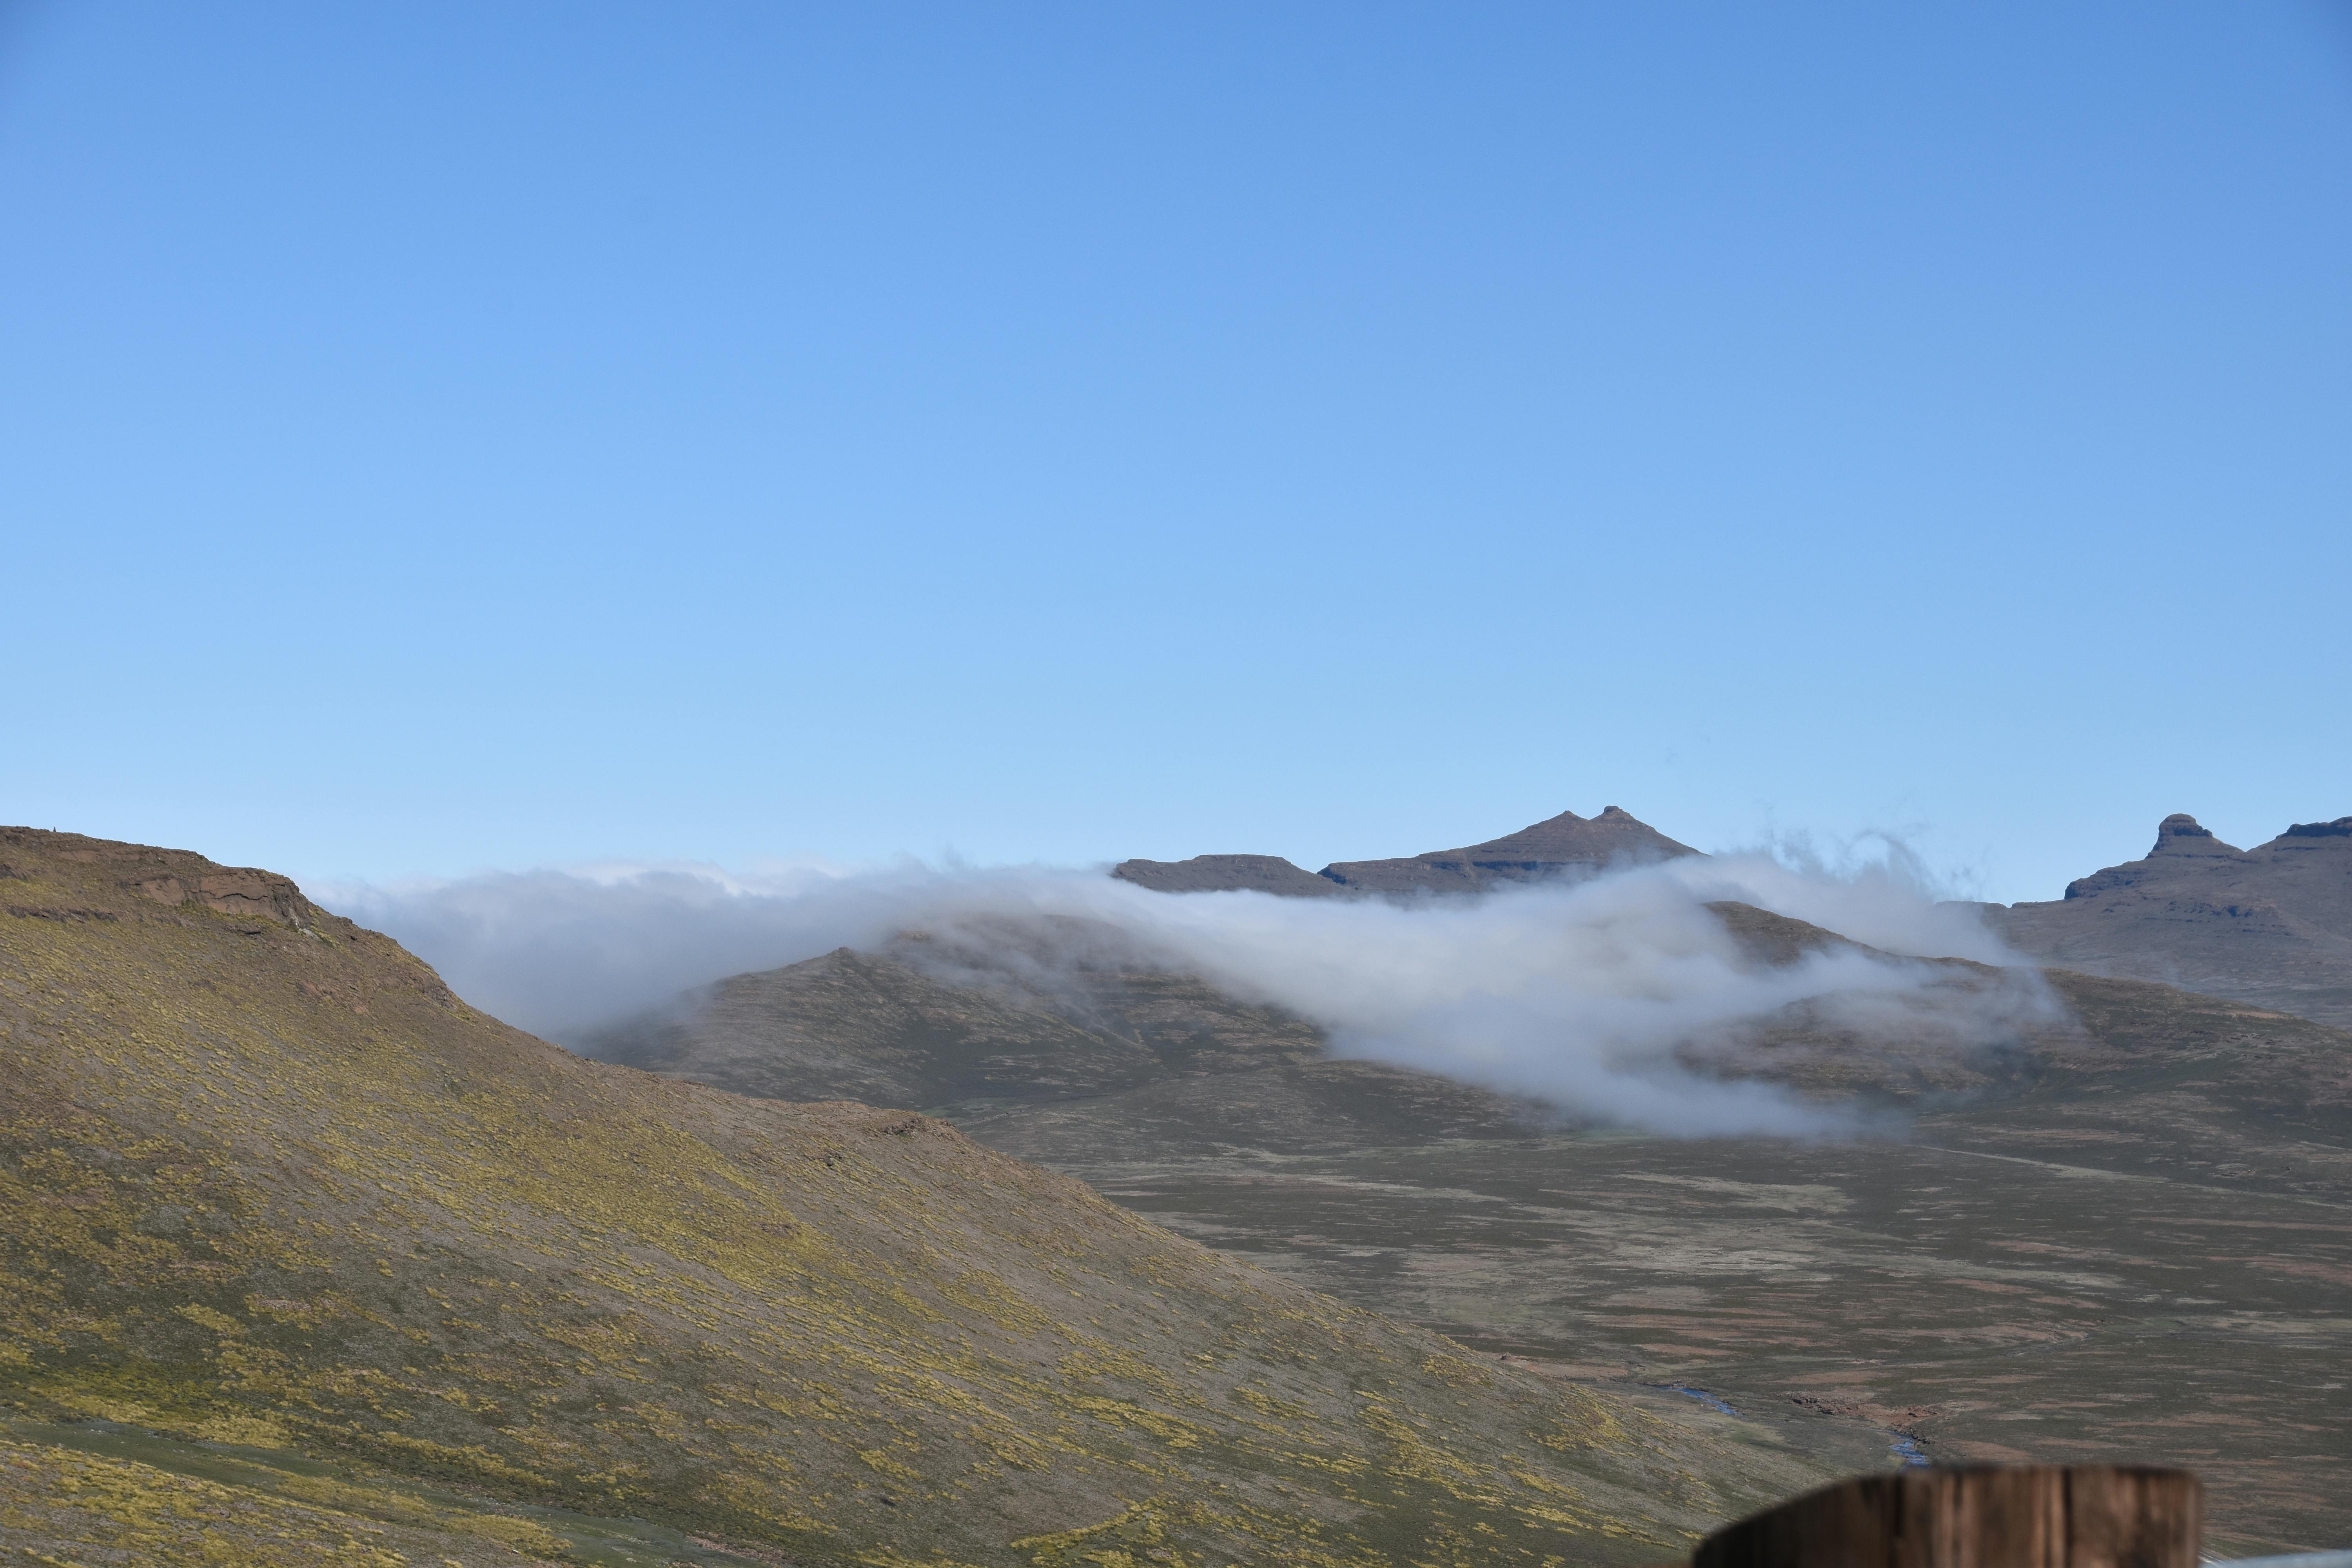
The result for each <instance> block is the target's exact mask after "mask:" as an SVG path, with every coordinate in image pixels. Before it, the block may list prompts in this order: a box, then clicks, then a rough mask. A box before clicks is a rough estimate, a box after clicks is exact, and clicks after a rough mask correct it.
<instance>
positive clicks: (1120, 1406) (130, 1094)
mask: <svg viewBox="0 0 2352 1568" xmlns="http://www.w3.org/2000/svg"><path fill="white" fill-rule="evenodd" d="M0 894H5V897H0V910H5V913H0V1331H5V1333H4V1334H0V1413H5V1432H0V1439H5V1442H0V1447H5V1450H6V1453H7V1455H8V1456H9V1458H10V1463H9V1464H8V1465H7V1466H5V1468H0V1543H5V1544H8V1545H11V1546H17V1547H21V1548H23V1549H24V1550H26V1551H27V1552H36V1553H38V1552H49V1553H50V1554H51V1555H52V1556H53V1555H54V1554H55V1552H58V1551H60V1550H68V1546H67V1544H66V1543H68V1542H83V1543H84V1544H82V1545H79V1546H72V1547H70V1548H69V1550H71V1551H72V1552H76V1553H79V1554H80V1555H82V1556H87V1555H88V1554H89V1552H92V1551H97V1552H101V1553H103V1552H115V1553H117V1554H118V1556H127V1557H128V1558H129V1559H130V1560H141V1561H155V1560H163V1559H169V1560H173V1561H220V1562H235V1563H257V1564H270V1563H295V1562H301V1563H310V1562H317V1561H320V1560H327V1561H338V1562H345V1561H347V1562H351V1563H370V1564H392V1563H402V1562H415V1563H432V1562H435V1561H440V1562H444V1563H460V1564H465V1565H470V1564H474V1563H491V1562H499V1561H504V1562H512V1561H514V1560H515V1558H516V1554H517V1553H518V1552H520V1554H521V1555H523V1556H525V1557H528V1558H530V1559H531V1560H534V1561H559V1560H561V1561H574V1560H582V1558H583V1553H586V1552H590V1551H592V1550H595V1551H604V1552H606V1553H607V1554H606V1555H605V1556H604V1557H603V1558H601V1559H599V1560H601V1561H606V1562H616V1561H644V1562H674V1561H690V1562H702V1563H741V1562H766V1563H777V1562H784V1561H791V1562H794V1563H823V1562H847V1561H851V1560H855V1561H856V1562H859V1563H868V1564H884V1565H889V1564H911V1563H936V1562H943V1561H950V1560H952V1561H955V1562H959V1563H971V1564H1004V1565H1007V1568H1010V1565H1012V1564H1015V1563H1020V1564H1029V1565H1035V1568H1052V1565H1055V1564H1062V1563H1073V1564H1074V1563H1077V1562H1078V1561H1079V1560H1081V1559H1085V1560H1087V1561H1094V1562H1110V1561H1119V1562H1127V1561H1133V1560H1134V1558H1135V1557H1137V1556H1148V1557H1149V1558H1150V1560H1151V1561H1152V1562H1154V1563H1168V1564H1172V1565H1174V1568H1205V1565H1207V1564H1210V1563H1228V1562H1234V1561H1259V1560H1265V1559H1270V1558H1276V1557H1280V1558H1284V1559H1286V1560H1290V1561H1296V1562H1298V1563H1313V1564H1325V1565H1332V1568H1337V1565H1340V1564H1363V1565H1366V1568H1370V1564H1373V1563H1389V1562H1393V1561H1397V1560H1402V1559H1412V1560H1415V1561H1444V1562H1445V1563H1496V1564H1506V1563H1526V1564H1529V1565H1531V1568H1533V1565H1536V1564H1539V1563H1546V1562H1553V1561H1559V1560H1562V1559H1565V1560H1569V1561H1576V1562H1625V1563H1639V1562H1645V1561H1653V1560H1655V1559H1657V1558H1659V1557H1661V1556H1662V1555H1671V1554H1673V1553H1675V1552H1679V1551H1681V1550H1683V1548H1684V1546H1685V1544H1686V1543H1687V1542H1689V1540H1690V1539H1691V1538H1692V1537H1693V1535H1694V1534H1695V1533H1696V1532H1698V1531H1702V1530H1704V1529H1706V1528H1708V1527H1709V1526H1711V1525H1712V1524H1714V1523H1715V1522H1717V1521H1721V1520H1723V1519H1726V1518H1728V1517H1732V1516H1735V1515H1737V1514H1738V1513H1740V1512H1743V1511H1745V1510H1747V1509H1748V1508H1750V1507H1752V1506H1754V1505H1756V1504H1757V1503H1759V1502H1761V1501H1764V1500H1769V1499H1771V1498H1774V1497H1776V1496H1778V1495H1780V1494H1783V1493H1785V1492H1787V1491H1789V1490H1791V1489H1797V1488H1799V1487H1802V1486H1805V1485H1808V1484H1811V1482H1812V1481H1813V1480H1814V1479H1817V1478H1818V1477H1819V1476H1821V1475H1822V1473H1823V1472H1822V1470H1821V1469H1820V1468H1818V1467H1816V1466H1813V1465H1811V1464H1810V1463H1808V1462H1807V1461H1805V1460H1803V1459H1801V1458H1798V1457H1796V1456H1795V1455H1794V1454H1792V1453H1790V1451H1788V1450H1786V1449H1785V1448H1781V1447H1776V1446H1774V1445H1771V1444H1769V1443H1759V1442H1756V1441H1751V1440H1748V1438H1747V1437H1745V1436H1742V1435H1741V1434H1739V1433H1738V1432H1733V1431H1714V1432H1710V1431H1704V1430H1698V1429H1695V1428H1694V1427H1693V1426H1691V1425H1690V1424H1688V1423H1686V1422H1682V1423H1678V1422H1675V1421H1670V1420H1666V1419H1663V1418H1660V1417H1658V1416H1656V1415H1652V1414H1650V1413H1649V1412H1648V1411H1646V1410H1645V1409H1644V1408H1643V1406H1642V1405H1640V1404H1639V1403H1638V1402H1637V1401H1633V1400H1630V1399H1626V1398H1621V1397H1618V1396H1615V1395H1612V1394H1607V1393H1603V1392H1599V1391H1595V1390H1591V1389H1587V1388H1581V1387H1576V1386H1570V1385H1566V1384H1561V1383H1559V1382H1558V1381H1556V1380H1552V1379H1549V1378H1545V1377H1542V1376H1539V1375H1537V1374H1536V1373H1533V1372H1531V1371H1529V1370H1527V1369H1524V1368H1520V1367H1517V1366H1512V1365H1507V1364H1504V1363H1498V1362H1496V1360H1494V1359H1493V1358H1492V1357H1473V1356H1471V1355H1468V1354H1466V1353H1465V1352H1463V1351H1462V1350H1461V1349H1460V1348H1459V1347H1457V1346H1455V1345H1454V1344H1452V1343H1450V1342H1447V1341H1445V1340H1443V1339H1440V1338H1438V1337H1436V1336H1435V1335H1433V1334H1431V1333H1429V1332H1427V1331H1423V1330H1420V1329H1416V1328H1410V1327H1406V1326H1403V1325H1401V1324H1399V1323H1396V1322H1393V1321H1389V1320H1386V1319H1383V1318H1381V1317H1380V1316H1378V1315H1376V1314H1374V1313H1372V1312H1370V1311H1368V1310H1363V1309H1361V1308H1358V1307H1353V1306H1349V1305H1345V1304H1342V1303H1341V1302H1339V1301H1338V1300H1333V1299H1332V1298H1330V1297H1328V1296H1325V1295H1322V1294H1319V1293H1318V1292H1316V1291H1313V1290H1311V1289H1306V1288H1303V1287H1301V1286H1300V1285H1298V1284H1296V1283H1294V1282H1292V1281H1290V1280H1287V1279H1282V1278H1279V1277H1276V1276H1275V1275H1271V1274H1268V1273H1265V1272H1264V1271H1261V1270H1259V1269H1256V1268H1251V1267H1248V1266H1247V1265H1245V1264H1244V1263H1241V1262H1239V1261H1236V1260H1234V1259H1233V1258H1228V1257H1224V1256H1221V1255H1219V1254H1217V1253H1214V1252H1212V1251H1210V1250H1208V1249H1206V1248H1205V1247H1201V1246H1199V1245H1196V1244H1195V1243H1193V1242H1192V1241H1188V1240H1184V1239H1181V1238H1179V1237H1176V1236H1173V1235H1171V1233H1170V1232H1168V1231H1166V1230H1163V1229H1161V1228H1160V1227H1159V1226H1156V1225H1153V1224H1150V1223H1148V1222H1147V1221H1145V1220H1143V1219H1141V1218H1139V1217H1138V1216H1137V1215H1135V1214H1134V1213H1133V1212H1131V1211H1130V1210H1129V1209H1126V1208H1122V1207H1119V1206H1117V1205H1112V1204H1110V1203H1108V1202H1106V1201H1104V1200H1103V1199H1102V1198H1100V1197H1098V1196H1097V1195H1096V1194H1094V1193H1092V1192H1091V1191H1089V1190H1088V1189H1087V1188H1086V1187H1085V1186H1083V1185H1081V1184H1079V1183H1077V1182H1076V1181H1073V1180H1070V1179H1068V1178H1067V1177H1065V1176H1061V1175H1056V1174H1054V1173H1049V1172H1047V1171H1045V1170H1043V1169H1041V1168H1039V1167H1037V1166H1035V1165H1033V1164H1028V1163H1023V1162H1022V1161H1020V1160H1018V1159H1014V1158H1012V1157H1009V1156H1007V1155H1006V1154H1003V1153H1002V1152H995V1151H992V1150H991V1149H989V1148H987V1147H985V1146H983V1145H982V1144H980V1143H978V1142H974V1141H972V1140H971V1139H970V1138H968V1137H966V1136H964V1135H962V1134H961V1133H960V1132H958V1131H956V1130H955V1129H953V1128H952V1127H950V1126H949V1125H947V1124H946V1123H944V1122H942V1121H937V1120H933V1119H930V1118H928V1117H925V1116H921V1115H918V1114H913V1113H910V1112H909V1111H907V1110H878V1109H876V1108H873V1107H870V1106H867V1105H862V1104H856V1103H847V1102H843V1101H840V1100H827V1101H824V1102H817V1103H798V1104H794V1103H785V1102H783V1101H782V1100H748V1099H744V1098H740V1097H739V1096H736V1095H732V1094H728V1093H724V1092H721V1091H719V1090H717V1089H711V1088H709V1087H706V1086H704V1085H701V1084H698V1083H692V1082H687V1081H682V1080H679V1079H673V1078H664V1077H657V1076H655V1075H652V1074H648V1073H645V1072H641V1071H637V1070H634V1069H632V1068H626V1067H622V1066H615V1065H610V1064H605V1063H598V1062H591V1061H585V1060H583V1059H580V1058H575V1057H573V1056H572V1055H570V1054H568V1053H566V1052H564V1051H562V1050H561V1049H560V1048H558V1047H553V1046H551V1045H549V1044H547V1043H546V1042H543V1041H541V1040H537V1039H534V1038H532V1037H529V1036H527V1035H524V1034H521V1033H520V1032H519V1031H517V1030H515V1029H512V1028H509V1027H508V1026H505V1025H502V1024H500V1023H499V1022H498V1021H497V1020H496V1019H493V1018H490V1017H488V1016H484V1015H482V1014H480V1013H478V1012H477V1011H475V1010H473V1009H472V1008H470V1007H468V1006H467V1005H465V1004H464V1003H463V1002H462V1001H460V1000H459V999H458V998H457V997H455V996H453V995H452V994H450V992H449V991H448V989H447V987H446V986H445V985H443V984H441V982H440V980H439V978H438V977H437V976H436V974H435V973H433V971H432V970H431V969H429V968H427V967H426V966H425V964H423V963H420V962H418V961H417V960H416V959H415V958H414V957H413V956H412V955H410V954H409V953H407V952H404V951H403V950H402V949H401V948H400V947H399V946H398V945H397V944H396V943H394V942H392V941H390V940H389V939H388V938H385V937H383V936H381V935H378V934H376V933H373V932H371V931H364V930H362V929H360V928H358V927H357V926H354V925H353V924H352V923H351V922H350V921H345V920H342V919H341V918H339V917H337V916H334V915H332V914H330V913H328V912H326V911H324V910H320V909H318V908H317V907H315V906H313V905H312V904H310V902H309V900H307V899H305V898H304V897H303V896H302V894H301V891H300V889H299V888H297V887H296V886H295V885H294V884H293V883H292V882H290V881H289V880H287V879H284V878H282V877H277V876H273V875H271V874H269V873H268V872H262V871H254V870H244V869H236V868H224V867H219V866H215V865H213V864H212V863H210V862H208V861H205V860H204V859H202V858H199V857H197V856H194V855H191V854H187V853H184V852H179V851H172V850H163V849H152V848H147V847H140V846H134V845H123V844H114V843H109V842H104V841H100V840H95V839H88V838H81V837H76V836H73V835H61V834H52V833H42V832H36V831H33V830H30V829H5V830H0ZM837 968H838V969H839V970H840V971H841V972H842V973H840V974H839V975H837V976H836V978H837V979H839V980H840V982H841V984H845V985H854V984H870V983H871V982H872V976H871V975H867V976H866V977H864V979H862V980H861V978H860V976H859V975H858V974H857V973H856V972H855V966H853V965H850V964H848V963H843V964H841V965H838V966H837ZM928 1005H931V1004H930V1003H929V1002H928V1001H925V1000H924V999H922V998H919V997H918V998H915V999H913V1000H911V1001H910V1002H909V1005H908V1012H907V1013H906V1014H905V1015H904V1016H906V1017H908V1018H911V1019H916V1020H919V1019H920V1018H921V1017H922V1016H924V1008H925V1007H926V1006H928ZM986 1022H987V1025H988V1026H989V1027H991V1028H994V1029H997V1030H998V1031H999V1034H998V1035H997V1036H996V1037H994V1038H996V1039H997V1040H998V1042H999V1044H1001V1045H1002V1046H1003V1049H1004V1050H1005V1051H1013V1050H1016V1049H1018V1048H1020V1047H1022V1046H1023V1045H1024V1041H1025V1042H1026V1043H1027V1044H1028V1045H1030V1046H1034V1047H1036V1048H1037V1054H1036V1056H1035V1057H1034V1058H1033V1065H1035V1066H1037V1067H1038V1068H1040V1069H1041V1070H1042V1069H1043V1068H1044V1067H1045V1064H1047V1063H1049V1062H1050V1061H1052V1060H1054V1059H1055V1056H1056V1052H1057V1049H1058V1047H1059V1046H1061V1045H1063V1044H1066V1043H1067V1040H1066V1037H1058V1036H1053V1035H1051V1034H1050V1031H1048V1032H1046V1033H1032V1034H1031V1035H1027V1036H1023V1035H1021V1034H1019V1032H1018V1030H1013V1033H1011V1034H1006V1033H1004V1031H1005V1030H1008V1029H1012V1028H1013V1024H1014V1023H1019V1021H1018V1020H1013V1021H1012V1022H1007V1021H1006V1020H1004V1019H1003V1018H1001V1017H997V1016H990V1017H989V1018H988V1019H987V1020H986ZM1021 1026H1022V1027H1024V1028H1029V1027H1032V1026H1030V1025H1027V1024H1023V1025H1021ZM1035 1027H1037V1028H1044V1027H1045V1026H1035ZM1267 1027H1268V1028H1270V1029H1276V1032H1277V1033H1278V1026H1276V1025H1273V1024H1269V1025H1267ZM873 1043H874V1042H872V1041H866V1042H855V1041H853V1042H845V1043H844V1047H843V1054H844V1056H845V1058H854V1057H856V1056H858V1055H860V1054H861V1053H862V1052H863V1051H865V1050H866V1048H868V1047H871V1046H872V1045H873ZM919 1043H920V1042H919V1041H917V1042H915V1044H916V1045H919ZM850 1047H856V1049H851V1048H850ZM909 1048H910V1049H912V1048H914V1047H911V1046H910V1047H909ZM917 1054H918V1055H919V1052H918V1053H917ZM1117 1058H1118V1054H1117V1053H1115V1052H1114V1053H1112V1057H1111V1058H1107V1062H1106V1065H1105V1067H1104V1069H1103V1070H1104V1071H1105V1072H1108V1073H1109V1074H1111V1075H1112V1077H1113V1078H1115V1077H1116V1074H1117V1072H1118V1071H1119V1070H1124V1069H1123V1068H1121V1067H1120V1065H1119V1060H1118V1059H1117ZM842 1070H844V1071H847V1070H851V1069H847V1068H845V1069H842ZM856 1070H866V1069H856ZM874 1070H876V1071H879V1070H882V1069H874ZM888 1070H890V1071H901V1070H903V1071H914V1070H917V1069H916V1068H914V1067H903V1068H890V1069H888ZM923 1070H928V1069H923ZM957 1070H961V1069H957ZM949 1076H950V1079H951V1078H952V1073H950V1075H949ZM870 1081H873V1079H872V1078H871V1075H870V1073H869V1077H868V1079H861V1080H858V1081H857V1082H856V1083H845V1082H844V1081H842V1080H840V1079H838V1078H836V1079H834V1080H831V1081H830V1082H829V1083H828V1086H827V1087H826V1089H825V1090H824V1092H825V1093H827V1094H828V1095H830V1094H834V1093H837V1092H840V1091H841V1089H844V1088H853V1087H854V1088H861V1089H862V1088H863V1087H865V1086H866V1083H867V1082H870ZM942 1081H946V1080H944V1079H943V1080H942ZM959 1081H960V1080H959ZM879 1087H885V1088H887V1087H889V1086H888V1085H887V1084H884V1085H880V1086H879ZM612 1552H622V1555H620V1556H614V1555H612V1554H611V1553H612ZM626 1552H638V1553H639V1555H637V1556H636V1557H634V1558H632V1557H630V1556H628V1555H627V1554H626Z"/></svg>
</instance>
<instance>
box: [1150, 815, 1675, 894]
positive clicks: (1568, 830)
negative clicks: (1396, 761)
mask: <svg viewBox="0 0 2352 1568" xmlns="http://www.w3.org/2000/svg"><path fill="white" fill-rule="evenodd" d="M1697 853H1698V851H1697V850H1696V849H1693V848H1692V847H1690V846H1689V845H1687V844H1677V843H1675V841H1674V840H1673V839H1671V838H1669V837H1666V836H1665V835H1664V834H1663V833H1661V832H1659V831H1658V830H1657V829H1656V828H1654V827H1652V826H1650V825H1649V824H1648V823H1645V822H1643V821H1641V820H1639V819H1638V818H1636V817H1635V816H1633V814H1632V813H1631V812H1628V811H1624V810H1622V809H1620V808H1619V807H1617V806H1613V805H1612V806H1606V807H1603V808H1602V810H1601V815H1600V816H1594V817H1582V816H1577V815H1576V813H1574V812H1572V811H1563V812H1561V813H1560V814H1559V816H1554V817H1549V818H1547V819H1546V820H1544V821H1542V822H1538V823H1536V824H1535V825H1533V826H1528V827H1523V828H1521V829H1519V830H1518V831H1517V833H1508V834H1505V835H1504V836H1503V837H1500V838H1490V839H1488V840H1487V841H1486V843H1484V844H1473V845H1469V846H1466V847H1463V848H1460V849H1432V850H1430V851H1428V852H1427V853H1426V854H1422V855H1411V856H1406V857H1403V858H1398V859H1390V860H1338V861H1334V862H1332V863H1331V864H1330V865H1328V866H1326V867H1324V868H1323V869H1322V870H1320V871H1317V872H1312V873H1309V872H1307V871H1305V870H1302V869H1301V868H1298V867H1297V866H1294V865H1292V864H1291V863H1290V862H1289V861H1287V860H1285V859H1283V858H1281V857H1279V856H1276V855H1196V856H1194V857H1193V858H1191V859H1189V860H1123V861H1121V862H1119V864H1118V865H1117V866H1115V867H1113V868H1111V875H1112V876H1114V877H1118V878H1120V879H1123V880H1126V881H1129V882H1133V883H1135V884H1136V885H1137V886H1139V887H1145V888H1150V889H1152V890H1153V891H1155V892H1162V893H1201V892H1221V891H1229V890H1239V889H1255V890H1256V891H1259V892H1267V893H1282V894H1287V895H1290V896H1293V897H1301V898H1318V897H1320V898H1328V897H1329V896H1331V895H1332V894H1334V893H1357V894H1364V893H1390V894H1397V893H1475V892H1478V891H1480V890H1482V889H1486V888H1491V887H1493V886H1495V885H1496V884H1497V883H1500V882H1528V881H1537V880H1540V879H1546V878H1552V877H1562V876H1580V875H1589V874H1591V872H1594V871H1597V870H1600V869H1601V868H1604V867H1607V866H1612V865H1622V864H1639V863H1641V862H1643V861H1651V860H1669V859H1674V858H1677V857H1679V856H1685V855H1696V854H1697Z"/></svg>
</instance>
